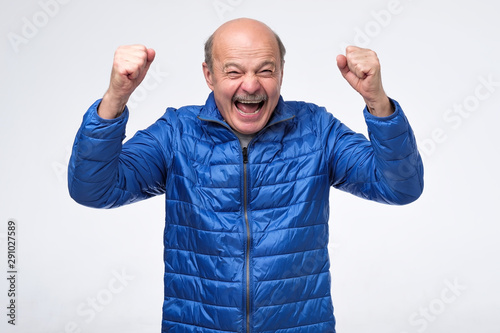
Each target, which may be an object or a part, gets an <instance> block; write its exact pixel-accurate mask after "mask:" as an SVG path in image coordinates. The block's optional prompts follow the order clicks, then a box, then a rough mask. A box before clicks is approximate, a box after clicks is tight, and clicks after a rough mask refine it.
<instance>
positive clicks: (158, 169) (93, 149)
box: [68, 100, 172, 208]
mask: <svg viewBox="0 0 500 333" xmlns="http://www.w3.org/2000/svg"><path fill="white" fill-rule="evenodd" d="M99 103H100V100H98V101H97V102H95V103H94V104H93V105H92V106H91V107H90V108H89V110H88V111H87V113H86V114H85V116H84V118H83V122H82V125H81V127H80V129H79V130H78V133H77V135H76V138H75V142H74V145H73V150H72V155H71V158H70V162H69V166H68V188H69V193H70V195H71V197H72V198H73V199H74V200H75V201H76V202H78V203H80V204H82V205H85V206H89V207H95V208H112V207H118V206H121V205H125V204H129V203H132V202H135V201H139V200H142V199H146V198H149V197H151V196H154V195H158V194H163V193H164V192H165V179H166V171H167V169H168V167H169V161H171V157H172V156H171V154H172V153H171V151H170V150H167V149H166V147H169V140H170V137H171V134H170V135H169V130H170V129H171V127H169V126H164V125H165V124H166V122H165V119H164V118H161V119H160V120H158V121H157V122H156V123H155V124H153V125H151V126H150V127H149V128H148V129H146V130H143V131H139V132H137V133H136V134H135V135H134V137H133V138H131V139H130V140H128V141H127V142H126V143H125V144H123V145H122V141H123V140H124V138H125V126H126V123H127V120H128V109H127V108H126V109H125V111H124V112H123V114H122V115H121V116H120V117H118V118H117V119H112V120H107V119H102V118H101V117H99V116H98V115H97V107H98V105H99ZM160 142H162V144H160Z"/></svg>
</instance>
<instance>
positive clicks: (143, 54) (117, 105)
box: [98, 45, 155, 119]
mask: <svg viewBox="0 0 500 333" xmlns="http://www.w3.org/2000/svg"><path fill="white" fill-rule="evenodd" d="M154 58H155V51H154V50H153V49H148V48H146V47H145V46H144V45H127V46H120V47H119V48H118V49H117V50H116V52H115V57H114V60H113V69H112V71H111V79H110V83H109V88H108V91H106V93H105V94H104V97H103V98H102V101H101V104H100V105H99V109H98V114H99V116H100V117H102V118H105V119H113V118H116V117H118V116H120V114H121V113H122V112H123V110H124V108H125V105H126V104H127V101H128V99H129V97H130V95H132V93H133V92H134V90H135V89H136V88H137V87H138V86H139V84H141V82H142V80H144V77H145V76H146V73H147V72H148V69H149V66H151V63H152V62H153V60H154Z"/></svg>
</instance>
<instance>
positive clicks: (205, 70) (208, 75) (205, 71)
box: [202, 62, 214, 91]
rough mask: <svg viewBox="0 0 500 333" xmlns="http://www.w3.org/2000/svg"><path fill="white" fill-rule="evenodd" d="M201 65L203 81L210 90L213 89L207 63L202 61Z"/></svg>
mask: <svg viewBox="0 0 500 333" xmlns="http://www.w3.org/2000/svg"><path fill="white" fill-rule="evenodd" d="M202 67H203V75H204V76H205V81H206V82H207V85H208V87H209V88H210V90H212V91H213V90H214V78H213V75H212V72H211V71H210V69H209V68H208V65H207V63H206V62H204V63H203V64H202Z"/></svg>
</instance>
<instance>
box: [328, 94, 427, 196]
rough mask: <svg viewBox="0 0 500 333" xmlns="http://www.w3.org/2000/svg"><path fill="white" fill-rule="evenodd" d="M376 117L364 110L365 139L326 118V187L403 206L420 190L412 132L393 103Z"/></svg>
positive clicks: (420, 175)
mask: <svg viewBox="0 0 500 333" xmlns="http://www.w3.org/2000/svg"><path fill="white" fill-rule="evenodd" d="M392 102H393V103H394V106H395V112H394V113H393V114H392V115H391V116H388V117H384V118H378V117H376V116H373V115H372V114H370V113H369V111H368V109H367V108H365V110H364V116H365V120H366V123H367V126H368V134H369V138H370V140H367V139H366V138H365V136H363V135H362V134H357V133H354V132H353V131H351V130H350V129H349V128H347V127H346V126H345V125H344V124H342V123H341V122H340V121H338V120H337V119H335V118H334V117H333V116H331V119H330V123H329V125H328V131H327V133H326V140H327V143H326V145H327V147H328V154H329V156H328V158H329V170H330V174H329V177H330V182H331V185H332V186H334V187H336V188H338V189H341V190H344V191H347V192H349V193H352V194H354V195H357V196H359V197H362V198H365V199H369V200H374V201H378V202H382V203H386V204H395V205H404V204H408V203H411V202H413V201H415V200H416V199H417V198H418V197H419V196H420V195H421V193H422V191H423V184H424V181H423V164H422V159H421V157H420V154H419V152H418V149H417V144H416V141H415V137H414V135H413V131H412V129H411V127H410V124H409V123H408V120H407V119H406V116H405V115H404V113H403V110H402V109H401V106H400V105H399V103H397V102H396V101H394V100H392Z"/></svg>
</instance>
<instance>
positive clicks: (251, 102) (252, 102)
mask: <svg viewBox="0 0 500 333" xmlns="http://www.w3.org/2000/svg"><path fill="white" fill-rule="evenodd" d="M237 102H240V103H242V104H257V103H260V102H262V101H237Z"/></svg>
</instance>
